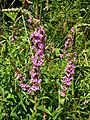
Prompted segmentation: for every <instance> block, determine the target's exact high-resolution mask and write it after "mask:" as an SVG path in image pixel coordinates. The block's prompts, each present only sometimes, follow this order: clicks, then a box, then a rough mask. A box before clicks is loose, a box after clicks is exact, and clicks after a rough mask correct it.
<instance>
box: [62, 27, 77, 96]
mask: <svg viewBox="0 0 90 120" xmlns="http://www.w3.org/2000/svg"><path fill="white" fill-rule="evenodd" d="M74 32H75V30H74V27H72V28H71V33H70V34H69V35H68V37H67V40H66V41H65V46H64V48H63V50H62V51H63V54H60V58H61V59H63V58H64V57H65V56H67V61H68V62H67V65H66V67H65V76H64V77H63V79H62V85H61V92H60V94H61V96H62V97H65V95H66V91H67V89H68V88H69V86H70V85H71V81H72V80H73V79H74V74H75V62H76V56H77V54H76V52H72V49H73V48H72V47H73V42H74V39H73V33H74ZM67 51H69V52H67Z"/></svg>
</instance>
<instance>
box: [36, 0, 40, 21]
mask: <svg viewBox="0 0 90 120" xmlns="http://www.w3.org/2000/svg"><path fill="white" fill-rule="evenodd" d="M38 12H39V9H38V0H36V18H37V19H38Z"/></svg>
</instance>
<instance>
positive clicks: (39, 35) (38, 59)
mask: <svg viewBox="0 0 90 120" xmlns="http://www.w3.org/2000/svg"><path fill="white" fill-rule="evenodd" d="M30 39H31V40H32V44H33V45H32V51H33V55H32V63H33V67H32V69H31V71H30V75H31V80H30V83H31V85H32V88H31V89H32V91H37V90H40V82H41V79H40V66H42V65H43V63H44V59H43V58H44V52H45V41H46V38H45V31H44V29H43V28H42V27H38V28H37V30H35V31H34V32H33V33H32V34H31V36H30Z"/></svg>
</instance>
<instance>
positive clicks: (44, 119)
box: [43, 112, 46, 120]
mask: <svg viewBox="0 0 90 120" xmlns="http://www.w3.org/2000/svg"><path fill="white" fill-rule="evenodd" d="M43 120H46V113H45V112H44V113H43Z"/></svg>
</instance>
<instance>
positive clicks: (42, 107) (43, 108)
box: [37, 105, 52, 116]
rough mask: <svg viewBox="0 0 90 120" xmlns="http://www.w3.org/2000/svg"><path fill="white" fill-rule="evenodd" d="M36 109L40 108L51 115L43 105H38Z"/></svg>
mask: <svg viewBox="0 0 90 120" xmlns="http://www.w3.org/2000/svg"><path fill="white" fill-rule="evenodd" d="M37 109H38V110H41V111H43V112H46V113H47V114H49V115H51V116H52V114H51V113H50V111H49V110H48V109H46V108H45V107H44V106H42V105H41V106H39V107H37Z"/></svg>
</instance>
